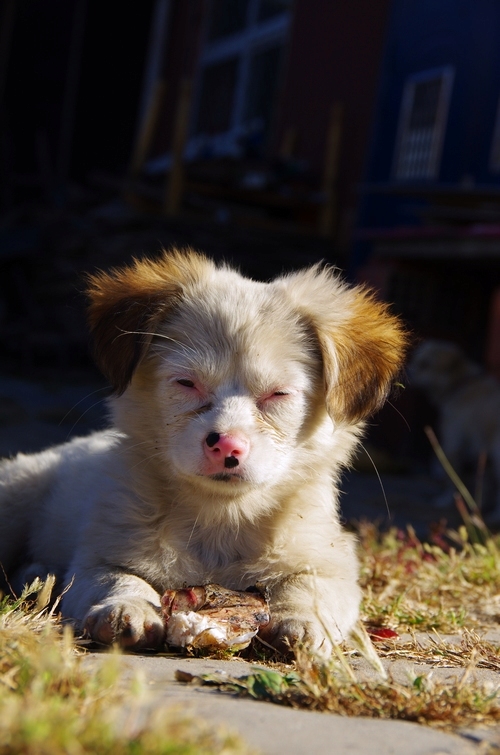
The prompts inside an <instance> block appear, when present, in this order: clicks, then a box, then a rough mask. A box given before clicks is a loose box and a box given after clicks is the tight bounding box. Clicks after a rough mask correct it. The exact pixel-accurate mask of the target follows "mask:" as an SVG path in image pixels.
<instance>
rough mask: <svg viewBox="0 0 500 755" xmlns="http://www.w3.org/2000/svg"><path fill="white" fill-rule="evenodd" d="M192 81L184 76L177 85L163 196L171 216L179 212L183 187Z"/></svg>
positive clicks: (166, 209) (168, 213)
mask: <svg viewBox="0 0 500 755" xmlns="http://www.w3.org/2000/svg"><path fill="white" fill-rule="evenodd" d="M191 89H192V82H191V79H189V78H184V79H183V80H182V81H181V83H180V87H179V97H178V99H177V109H176V113H175V121H174V133H173V137H172V149H171V155H172V167H171V169H170V173H169V174H168V178H167V191H166V197H165V212H166V213H167V215H170V216H173V215H177V214H178V213H179V210H180V208H181V203H182V193H183V189H184V162H183V158H184V146H185V144H186V138H187V133H188V127H189V111H190V108H191Z"/></svg>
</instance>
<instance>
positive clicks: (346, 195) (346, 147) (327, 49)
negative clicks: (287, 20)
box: [273, 0, 391, 225]
mask: <svg viewBox="0 0 500 755" xmlns="http://www.w3.org/2000/svg"><path fill="white" fill-rule="evenodd" d="M390 6H391V0H376V2H373V0H296V2H295V11H294V19H293V25H292V30H291V39H290V50H289V61H288V67H287V72H286V76H285V81H284V89H283V93H282V97H281V103H280V108H279V115H278V118H277V124H276V126H277V127H276V132H275V137H274V145H273V146H274V150H275V151H276V152H277V151H279V145H280V143H281V140H282V138H283V134H284V132H285V130H286V128H287V127H289V126H294V127H295V128H296V129H297V132H298V133H297V136H298V142H297V156H298V157H300V158H303V159H306V160H307V161H308V162H309V163H310V165H311V168H312V169H313V171H314V173H316V174H317V176H318V178H320V177H321V175H322V170H323V160H324V155H325V146H326V145H325V140H326V133H327V128H328V119H329V113H330V109H331V107H332V105H333V103H334V102H336V101H340V102H342V103H343V104H344V128H343V133H342V141H341V157H340V163H339V194H340V197H339V199H340V204H341V208H340V209H341V216H343V217H342V219H341V222H342V223H343V225H346V224H347V225H349V216H350V215H352V213H353V212H354V208H355V206H356V202H357V194H356V186H357V184H358V183H359V181H360V180H361V179H362V176H363V169H364V161H365V157H366V147H367V143H368V140H369V136H370V128H371V123H372V117H373V112H374V106H375V100H376V94H377V83H378V77H379V72H380V68H381V60H382V55H383V51H384V44H385V32H386V25H387V19H388V13H389V10H390Z"/></svg>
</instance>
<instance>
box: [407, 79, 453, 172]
mask: <svg viewBox="0 0 500 755" xmlns="http://www.w3.org/2000/svg"><path fill="white" fill-rule="evenodd" d="M452 84H453V69H452V68H451V67H446V68H442V69H437V70H433V71H425V72H423V73H420V74H417V75H414V76H411V77H410V78H409V79H408V80H407V82H406V84H405V88H404V91H403V99H402V102H401V112H400V116H399V128H398V138H397V142H396V152H395V158H394V169H393V174H394V177H395V178H396V179H397V180H408V179H433V178H437V177H438V175H439V167H440V163H441V152H442V147H443V140H444V134H445V130H446V121H447V118H448V108H449V102H450V95H451V88H452Z"/></svg>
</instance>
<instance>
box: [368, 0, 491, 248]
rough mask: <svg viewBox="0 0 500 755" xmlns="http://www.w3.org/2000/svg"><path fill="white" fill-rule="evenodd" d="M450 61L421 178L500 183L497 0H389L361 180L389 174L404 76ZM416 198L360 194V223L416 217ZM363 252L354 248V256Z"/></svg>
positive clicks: (375, 179) (376, 180) (384, 180)
mask: <svg viewBox="0 0 500 755" xmlns="http://www.w3.org/2000/svg"><path fill="white" fill-rule="evenodd" d="M449 65H451V66H453V67H454V70H455V76H454V82H453V89H452V93H451V100H450V109H449V114H448V122H447V128H446V133H445V137H444V144H443V152H442V159H441V167H440V172H439V177H438V179H437V181H429V180H426V181H425V182H422V183H425V184H427V185H432V184H435V183H438V184H448V185H455V186H459V185H463V184H464V183H469V184H470V183H471V182H473V183H474V184H475V185H476V186H477V185H482V186H486V185H487V186H492V187H498V188H500V173H492V172H491V171H490V170H489V167H488V162H489V156H490V150H491V143H492V137H493V131H494V125H495V117H496V110H497V104H498V98H499V96H500V1H499V0H394V5H393V9H392V14H391V19H390V22H389V29H388V36H387V46H386V52H385V58H384V63H383V68H382V75H381V80H380V90H379V96H378V106H377V110H376V117H375V121H374V126H373V135H372V142H371V148H370V151H369V158H368V163H367V166H366V173H365V180H366V182H367V183H368V184H373V183H384V184H386V183H390V182H391V181H392V176H391V168H392V163H393V158H394V149H395V143H396V135H397V127H398V119H399V113H400V107H401V98H402V94H403V89H404V84H405V81H406V80H407V78H408V77H409V76H411V75H412V74H416V73H419V72H422V71H425V70H429V69H433V68H440V67H443V66H449ZM413 183H415V182H413ZM417 201H418V200H416V199H415V198H412V199H411V201H410V200H409V198H394V197H382V196H377V195H373V194H369V193H368V194H366V195H365V196H364V198H363V199H362V201H361V208H360V225H361V227H365V228H366V227H384V226H388V227H391V226H394V225H400V224H404V225H409V224H412V223H413V224H415V223H418V219H417V217H416V215H415V213H414V212H413V208H414V207H415V205H416V203H417ZM365 253H366V250H365V251H364V252H363V249H362V248H358V250H357V256H358V262H359V261H361V260H360V259H359V257H361V258H362V257H363V256H364V255H365Z"/></svg>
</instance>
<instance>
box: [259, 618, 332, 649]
mask: <svg viewBox="0 0 500 755" xmlns="http://www.w3.org/2000/svg"><path fill="white" fill-rule="evenodd" d="M330 630H331V631H330ZM259 635H260V636H261V637H262V639H264V640H265V641H266V642H269V643H270V644H271V645H273V646H274V647H276V648H277V649H278V650H281V651H282V652H285V653H289V652H293V651H294V649H295V648H296V647H297V646H302V647H305V648H307V649H308V650H311V651H312V652H313V653H315V654H316V655H319V656H321V657H323V658H327V657H330V656H331V654H332V649H333V644H334V643H340V642H342V639H343V638H342V636H341V635H340V633H339V632H338V630H337V629H336V627H331V628H330V627H324V626H323V625H322V623H321V622H320V621H319V620H317V619H310V618H302V619H301V618H299V617H297V616H288V617H285V616H283V617H281V618H280V617H279V616H274V617H273V618H272V619H271V622H270V623H269V624H268V625H267V626H266V627H264V628H263V629H261V630H260V632H259Z"/></svg>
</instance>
